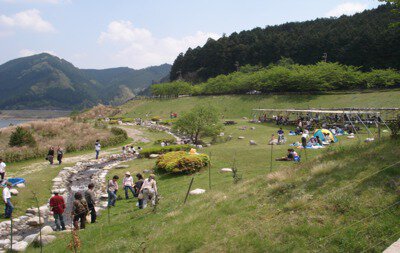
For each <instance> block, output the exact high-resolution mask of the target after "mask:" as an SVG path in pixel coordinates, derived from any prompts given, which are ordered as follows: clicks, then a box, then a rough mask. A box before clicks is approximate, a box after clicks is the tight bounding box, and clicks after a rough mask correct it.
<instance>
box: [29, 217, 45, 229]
mask: <svg viewBox="0 0 400 253" xmlns="http://www.w3.org/2000/svg"><path fill="white" fill-rule="evenodd" d="M43 223H44V219H43V218H42V217H40V220H39V217H37V216H35V217H32V218H30V219H29V220H28V221H27V222H26V224H28V225H29V226H31V227H36V226H39V225H41V224H43Z"/></svg>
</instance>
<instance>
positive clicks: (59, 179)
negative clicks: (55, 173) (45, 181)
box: [51, 177, 63, 183]
mask: <svg viewBox="0 0 400 253" xmlns="http://www.w3.org/2000/svg"><path fill="white" fill-rule="evenodd" d="M51 181H53V182H54V183H56V182H62V181H63V179H62V178H61V177H55V178H54V179H53V180H51Z"/></svg>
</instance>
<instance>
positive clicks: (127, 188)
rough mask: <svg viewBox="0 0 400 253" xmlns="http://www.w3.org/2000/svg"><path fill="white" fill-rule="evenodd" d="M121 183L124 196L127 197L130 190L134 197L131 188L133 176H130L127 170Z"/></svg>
mask: <svg viewBox="0 0 400 253" xmlns="http://www.w3.org/2000/svg"><path fill="white" fill-rule="evenodd" d="M122 185H123V186H124V190H125V198H126V199H129V192H128V191H131V192H132V195H133V197H135V191H134V189H133V177H132V176H131V173H130V172H129V171H127V172H126V173H125V177H124V179H123V181H122Z"/></svg>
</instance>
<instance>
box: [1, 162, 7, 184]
mask: <svg viewBox="0 0 400 253" xmlns="http://www.w3.org/2000/svg"><path fill="white" fill-rule="evenodd" d="M6 167H7V165H6V163H5V162H4V161H3V159H1V158H0V178H1V180H0V184H1V183H3V180H4V178H5V177H6Z"/></svg>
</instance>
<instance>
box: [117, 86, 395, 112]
mask: <svg viewBox="0 0 400 253" xmlns="http://www.w3.org/2000/svg"><path fill="white" fill-rule="evenodd" d="M399 98H400V90H390V91H374V92H354V93H347V94H342V93H332V94H327V95H297V94H296V95H294V94H293V95H262V96H253V95H237V96H207V97H206V96H205V97H183V98H179V99H162V100H159V99H156V100H134V101H130V102H128V103H126V104H125V105H123V106H121V109H122V113H121V114H120V115H121V116H124V117H141V118H148V117H151V116H160V117H162V118H163V119H166V118H168V117H169V115H170V113H171V112H177V113H181V112H184V111H187V110H190V109H191V108H193V107H194V106H198V105H212V106H214V107H216V108H217V109H218V110H219V111H220V113H221V114H223V115H224V116H225V117H226V118H241V117H252V112H251V110H252V109H258V108H279V109H280V108H298V109H300V108H303V109H307V108H335V107H336V108H337V107H364V108H365V107H400V99H399ZM146 115H148V117H146Z"/></svg>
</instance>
